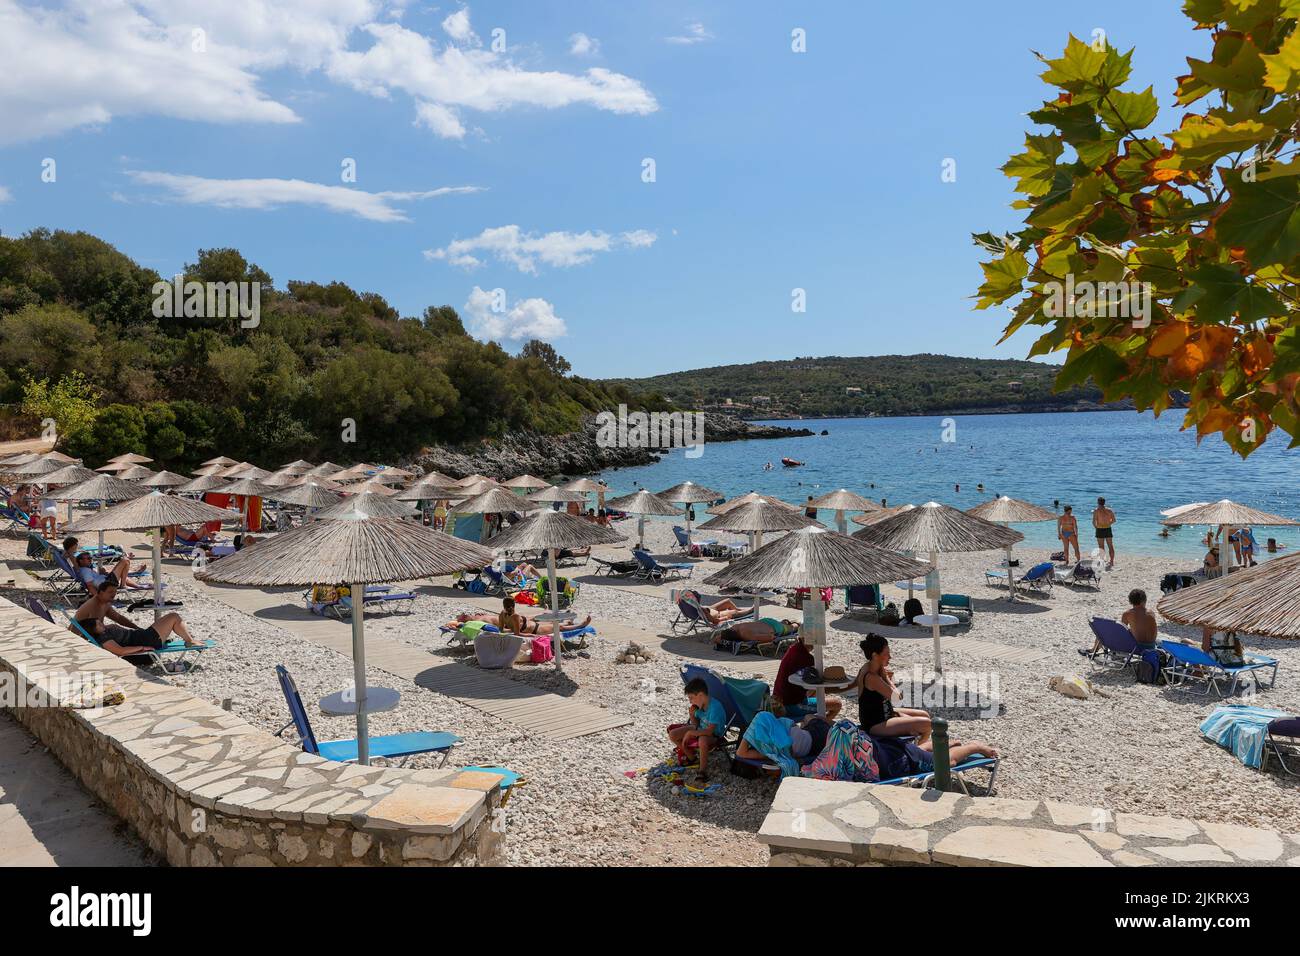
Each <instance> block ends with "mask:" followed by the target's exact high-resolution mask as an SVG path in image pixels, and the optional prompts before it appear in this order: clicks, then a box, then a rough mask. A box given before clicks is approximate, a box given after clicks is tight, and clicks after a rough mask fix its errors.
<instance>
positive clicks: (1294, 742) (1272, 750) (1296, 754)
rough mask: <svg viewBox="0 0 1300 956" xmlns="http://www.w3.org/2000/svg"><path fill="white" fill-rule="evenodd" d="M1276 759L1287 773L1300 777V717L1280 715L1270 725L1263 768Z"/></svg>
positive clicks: (1265, 743)
mask: <svg viewBox="0 0 1300 956" xmlns="http://www.w3.org/2000/svg"><path fill="white" fill-rule="evenodd" d="M1270 760H1276V761H1277V762H1278V764H1279V765H1280V766H1281V767H1282V770H1283V771H1284V772H1285V773H1289V774H1290V775H1291V776H1293V777H1300V717H1279V718H1277V719H1276V720H1273V721H1271V722H1270V723H1269V725H1268V736H1267V737H1266V738H1265V740H1264V759H1263V766H1262V769H1264V770H1267V769H1268V765H1269V762H1270Z"/></svg>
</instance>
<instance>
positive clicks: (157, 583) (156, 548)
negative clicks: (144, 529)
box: [127, 528, 163, 621]
mask: <svg viewBox="0 0 1300 956" xmlns="http://www.w3.org/2000/svg"><path fill="white" fill-rule="evenodd" d="M162 535H163V529H162V528H154V529H153V619H154V621H157V620H158V618H160V617H162ZM127 570H128V571H129V570H131V569H130V568H127Z"/></svg>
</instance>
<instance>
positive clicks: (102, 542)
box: [99, 498, 104, 561]
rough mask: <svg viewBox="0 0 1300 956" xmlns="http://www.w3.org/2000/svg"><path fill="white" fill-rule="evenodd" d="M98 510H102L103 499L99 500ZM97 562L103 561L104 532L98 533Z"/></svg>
mask: <svg viewBox="0 0 1300 956" xmlns="http://www.w3.org/2000/svg"><path fill="white" fill-rule="evenodd" d="M99 510H100V511H103V510H104V499H103V498H101V499H99ZM99 560H100V561H103V560H104V532H102V531H101V532H100V533H99Z"/></svg>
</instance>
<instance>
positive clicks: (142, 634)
mask: <svg viewBox="0 0 1300 956" xmlns="http://www.w3.org/2000/svg"><path fill="white" fill-rule="evenodd" d="M115 597H117V579H116V578H112V577H110V578H108V579H107V580H105V581H104V583H103V584H101V585H100V586H99V589H98V590H96V591H95V593H94V594H92V595H91V596H90V597H89V598H87V599H86V602H85V603H84V604H82V605H81V607H79V608H77V613H76V614H74V615H73V618H74V619H75V620H76V621H77V623H78V624H80V625H81V626H82V627H84V628H85V629H86V631H87V632H88V633H89V634H90V635H91V636H92V637H94V638H95V640H97V641H99V643H100V644H101V645H102V646H103V648H104V650H106V651H110V652H112V653H114V654H116V655H117V656H118V657H130V656H132V655H133V654H142V653H144V652H145V651H148V650H154V651H156V650H158V649H159V648H161V647H162V646H163V645H164V644H166V643H167V642H168V641H169V640H170V639H171V636H172V635H173V634H175V635H176V636H177V637H179V638H180V639H181V640H183V641H184V642H185V646H186V647H199V646H200V645H201V643H202V642H200V641H196V640H195V639H194V636H193V635H192V634H190V631H189V628H187V627H186V626H185V622H184V621H182V620H181V616H180V615H179V614H177V613H176V612H175V611H172V612H170V613H167V614H164V615H163V616H162V617H160V618H158V620H156V621H154V622H153V623H152V624H150V625H149V626H148V627H140V626H139V625H138V624H136V623H135V621H133V620H131V619H130V618H129V617H127V616H126V615H125V614H121V613H119V612H118V611H117V610H115V609H114V608H113V599H114V598H115ZM104 618H108V619H109V620H110V621H112V622H113V623H112V624H105V623H104ZM69 630H72V631H73V632H74V633H76V631H75V629H74V628H69Z"/></svg>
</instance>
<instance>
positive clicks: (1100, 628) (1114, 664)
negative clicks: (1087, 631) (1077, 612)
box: [1084, 617, 1140, 670]
mask: <svg viewBox="0 0 1300 956" xmlns="http://www.w3.org/2000/svg"><path fill="white" fill-rule="evenodd" d="M1088 626H1089V627H1090V628H1092V633H1093V634H1095V635H1096V637H1097V641H1098V642H1099V643H1100V645H1101V646H1100V647H1098V648H1097V649H1096V650H1094V651H1092V652H1091V653H1088V654H1085V655H1084V656H1085V657H1087V658H1088V660H1089V661H1091V662H1092V664H1093V666H1095V667H1102V668H1115V669H1118V670H1124V669H1125V668H1127V667H1128V666H1129V665H1131V664H1132V665H1136V663H1137V661H1138V659H1139V658H1138V651H1139V650H1140V649H1139V647H1138V642H1137V639H1136V638H1134V637H1133V632H1132V631H1130V630H1129V629H1128V628H1127V627H1125V626H1124V625H1123V624H1120V623H1119V622H1118V621H1111V620H1107V619H1106V618H1104V617H1094V618H1093V619H1092V620H1091V621H1089V622H1088Z"/></svg>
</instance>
